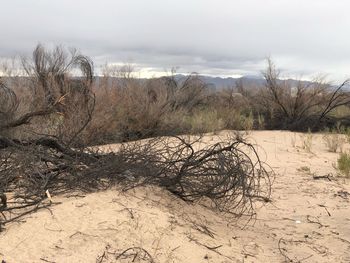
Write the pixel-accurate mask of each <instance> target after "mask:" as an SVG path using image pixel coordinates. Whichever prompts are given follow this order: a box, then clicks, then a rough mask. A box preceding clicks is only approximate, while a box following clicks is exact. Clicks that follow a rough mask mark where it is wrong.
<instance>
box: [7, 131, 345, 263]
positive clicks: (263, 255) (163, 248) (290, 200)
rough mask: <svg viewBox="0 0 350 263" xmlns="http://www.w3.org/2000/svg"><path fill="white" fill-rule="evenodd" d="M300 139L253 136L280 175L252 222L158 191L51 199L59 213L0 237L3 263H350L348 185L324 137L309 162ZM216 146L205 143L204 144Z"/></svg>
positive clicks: (10, 228) (41, 214) (316, 140)
mask: <svg viewBox="0 0 350 263" xmlns="http://www.w3.org/2000/svg"><path fill="white" fill-rule="evenodd" d="M226 134H227V132H222V133H221V134H220V135H221V136H225V135H226ZM303 136H304V135H302V134H295V133H291V132H280V131H261V132H259V131H257V132H252V133H250V134H249V136H248V137H249V140H251V141H252V142H255V143H256V144H257V145H259V153H260V154H261V156H262V158H263V159H265V160H266V162H267V163H268V164H269V165H270V166H271V167H273V169H274V170H275V172H276V177H275V180H274V183H273V192H272V197H271V199H272V202H270V203H264V204H263V203H261V204H258V207H257V218H256V219H255V220H251V221H249V222H248V221H247V219H246V218H241V219H239V220H233V219H232V218H229V217H226V216H225V215H222V214H220V213H218V212H216V211H212V210H209V209H207V208H205V207H203V206H202V205H200V204H189V203H185V202H183V201H182V200H180V199H178V198H176V197H175V196H173V195H172V194H170V193H168V192H167V191H165V190H162V189H160V188H157V187H141V188H137V189H133V190H129V191H128V192H121V191H119V190H118V189H110V190H108V191H103V192H97V193H92V194H88V195H86V196H79V195H78V196H70V197H63V196H54V197H53V200H54V202H59V204H57V205H54V206H52V207H50V209H47V210H41V211H38V212H37V213H34V214H31V215H30V216H28V217H26V218H24V220H23V222H18V223H13V224H11V225H7V226H6V229H5V231H4V232H2V233H0V259H2V260H4V262H151V259H153V260H154V262H290V260H292V262H299V261H300V262H350V227H349V225H350V205H349V204H350V203H349V201H350V180H349V179H344V178H342V177H339V176H336V173H337V172H336V170H335V168H334V167H333V166H334V164H335V163H336V160H337V157H338V153H330V152H328V151H327V148H326V146H325V144H324V142H323V140H322V135H313V138H312V147H311V152H308V151H306V150H305V149H303V147H302V141H303ZM216 138H217V137H216V136H209V135H208V136H207V137H206V140H208V141H215V140H216ZM308 169H310V171H308ZM314 175H317V176H324V175H327V176H328V178H329V179H327V178H324V179H323V178H320V179H314ZM243 226H245V227H244V228H243ZM123 252H124V253H123ZM118 256H119V258H118V259H116V257H118ZM288 260H289V261H288Z"/></svg>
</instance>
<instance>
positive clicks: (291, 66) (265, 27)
mask: <svg viewBox="0 0 350 263" xmlns="http://www.w3.org/2000/svg"><path fill="white" fill-rule="evenodd" d="M349 9H350V2H349V1H347V0H337V1H332V0H309V1H305V0H278V1H277V0H265V1H261V0H215V1H212V0H147V1H144V0H128V1H126V0H114V1H112V0H100V1H97V0H74V1H71V0H61V1H47V0H12V1H4V2H3V3H2V6H1V10H2V14H1V16H0V23H1V25H2V31H1V42H0V56H2V57H9V56H12V55H14V54H18V53H20V54H30V52H31V50H32V49H33V48H34V46H35V45H36V44H37V43H38V42H41V43H43V44H46V45H55V44H63V45H66V46H74V47H77V48H79V49H80V50H81V51H82V52H84V53H85V54H87V55H89V56H91V57H92V58H93V59H94V61H95V62H96V64H97V66H98V65H101V64H103V63H105V62H106V61H108V62H127V61H132V62H134V63H137V64H138V65H140V66H143V67H148V68H152V69H153V70H155V71H163V70H164V69H170V68H171V67H174V66H178V67H180V71H182V72H191V71H197V72H199V73H205V74H212V75H215V74H217V75H232V74H250V73H259V71H260V70H262V69H263V67H264V63H263V61H264V58H266V57H267V56H272V58H273V59H274V60H275V62H276V64H277V65H278V66H280V67H281V68H282V69H283V70H284V71H285V72H286V74H291V75H297V76H302V75H304V76H309V75H312V74H316V73H328V74H329V76H330V78H331V79H336V80H341V79H342V78H345V77H349V76H350V35H349V34H348V29H349V27H350V16H349V15H348V14H347V12H348V10H349Z"/></svg>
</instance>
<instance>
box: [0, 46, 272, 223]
mask: <svg viewBox="0 0 350 263" xmlns="http://www.w3.org/2000/svg"><path fill="white" fill-rule="evenodd" d="M22 65H23V68H24V70H25V73H26V78H24V79H22V85H24V86H20V85H19V87H20V89H19V88H17V86H15V87H13V86H11V83H8V81H6V80H1V90H0V92H1V95H0V99H1V100H2V102H1V103H0V105H1V107H2V108H1V112H0V118H1V124H0V154H1V156H0V192H1V204H2V205H1V207H0V213H1V217H0V226H3V225H5V224H7V223H9V222H11V221H14V220H16V219H18V218H20V217H21V216H23V215H25V214H28V213H30V212H32V211H35V210H37V209H39V208H42V207H46V206H48V205H50V204H51V203H50V202H49V203H47V202H46V203H44V202H43V201H45V200H47V199H49V201H51V200H50V196H51V195H52V194H53V195H58V194H63V193H67V192H76V191H96V190H99V189H106V188H108V187H111V186H113V185H116V184H119V185H123V186H124V187H125V188H126V189H128V188H132V187H135V186H138V185H145V184H147V185H158V186H161V187H163V188H165V189H167V190H169V191H170V192H172V193H173V194H175V195H176V196H178V197H180V198H182V199H183V200H186V201H196V200H200V199H203V198H206V199H207V200H209V201H210V202H211V203H212V204H213V205H215V207H216V208H217V209H219V210H221V211H224V212H227V213H231V214H235V215H238V216H239V215H242V214H248V215H253V214H254V211H253V208H254V207H253V203H254V200H256V199H263V200H268V197H269V194H270V181H269V176H270V173H269V171H267V170H266V168H265V165H264V164H263V163H262V162H261V161H260V159H259V156H258V154H257V153H256V151H255V148H254V146H253V145H251V144H249V143H247V142H245V140H244V139H242V138H241V137H240V136H238V135H237V136H236V137H235V138H231V139H230V140H228V141H220V142H217V143H215V144H213V145H208V146H207V147H204V148H199V149H198V147H197V148H196V144H198V143H199V141H200V137H199V138H197V139H194V140H192V139H186V138H184V137H179V136H175V137H172V138H169V137H156V138H154V139H149V140H147V141H143V142H133V143H132V142H130V143H126V144H122V145H121V146H120V148H119V150H118V151H115V152H112V153H103V152H100V151H99V150H98V149H96V148H94V147H89V146H91V145H94V144H97V143H100V142H101V141H102V140H101V139H105V138H106V136H107V137H108V136H110V139H116V137H114V135H115V134H116V133H118V134H121V135H119V136H121V138H123V140H130V139H133V138H142V137H150V136H156V135H162V134H167V135H172V134H174V133H178V132H183V130H181V127H182V126H181V125H180V124H176V125H178V127H180V130H177V131H175V132H171V131H172V130H173V129H174V128H175V127H176V126H173V125H174V123H173V122H169V123H168V125H167V123H166V122H165V120H169V118H173V120H174V121H175V119H176V118H175V117H174V114H175V116H178V114H180V113H183V114H187V113H193V114H195V111H196V110H197V109H199V108H200V107H202V106H203V105H205V101H206V100H207V99H208V96H207V93H206V92H207V90H206V87H205V85H204V83H202V82H201V81H200V80H199V78H198V77H196V76H189V77H188V78H187V79H185V80H184V81H182V82H181V83H178V82H177V81H175V80H174V79H173V78H163V79H159V80H150V81H149V82H147V83H145V84H143V85H142V86H139V84H137V83H138V82H137V80H135V79H133V78H130V76H129V75H128V74H126V75H124V78H123V79H121V80H120V82H119V81H118V84H117V85H116V86H114V85H113V86H111V87H109V86H108V85H105V86H104V87H99V88H98V89H97V90H94V87H93V66H92V62H91V61H90V60H89V58H87V57H85V56H82V55H80V54H79V53H77V52H76V51H75V50H72V51H70V52H69V53H68V52H66V51H65V50H64V49H62V48H60V47H58V48H56V49H54V50H53V51H46V50H45V49H44V48H43V47H42V46H38V47H37V48H36V49H35V50H34V52H33V59H32V60H31V61H28V60H23V61H22ZM77 70H79V72H80V73H77ZM77 74H79V76H76V75H77ZM95 89H96V87H95ZM94 91H95V92H96V94H97V96H96V97H95V93H94ZM94 110H95V111H94Z"/></svg>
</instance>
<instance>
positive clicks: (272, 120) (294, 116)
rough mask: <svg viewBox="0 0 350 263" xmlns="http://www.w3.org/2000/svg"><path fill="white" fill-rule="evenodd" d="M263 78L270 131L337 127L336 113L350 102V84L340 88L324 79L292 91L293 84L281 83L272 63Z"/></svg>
mask: <svg viewBox="0 0 350 263" xmlns="http://www.w3.org/2000/svg"><path fill="white" fill-rule="evenodd" d="M263 74H264V78H265V80H266V85H265V89H264V90H263V92H262V93H261V98H262V100H261V101H262V108H263V109H264V111H265V119H266V120H268V122H269V124H270V128H279V129H292V130H307V129H308V128H313V129H318V128H320V127H322V125H328V124H329V123H333V124H335V123H336V121H337V120H336V119H334V118H332V116H331V113H332V111H334V110H335V109H337V108H339V107H341V106H343V105H348V104H349V102H350V97H349V95H348V93H347V92H345V91H344V90H343V89H344V87H346V86H347V85H348V84H349V80H346V81H344V82H343V83H342V84H341V85H339V86H338V87H336V88H333V87H332V86H331V85H329V84H327V83H325V82H324V81H323V80H322V79H316V80H315V81H312V82H303V81H298V83H297V84H296V86H294V87H292V84H291V83H290V82H289V81H287V80H286V81H283V80H280V79H279V71H278V70H276V68H275V65H274V64H273V62H272V61H271V60H270V59H269V60H268V67H267V69H266V71H265V72H264V73H263Z"/></svg>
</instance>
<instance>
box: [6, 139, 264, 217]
mask: <svg viewBox="0 0 350 263" xmlns="http://www.w3.org/2000/svg"><path fill="white" fill-rule="evenodd" d="M1 141H2V138H0V142H1ZM198 144H199V141H198V139H196V140H193V141H190V140H187V139H185V138H182V137H166V138H155V139H150V140H147V141H143V142H133V143H126V144H123V145H120V148H119V149H118V150H117V151H115V152H111V153H103V152H101V151H99V150H98V149H91V148H90V149H89V148H84V149H79V150H77V149H71V148H68V147H67V146H65V145H61V144H59V143H58V142H57V141H55V140H53V139H45V140H43V139H40V140H35V141H28V142H23V141H21V142H17V141H14V140H9V141H4V142H2V143H1V145H2V146H1V147H0V148H1V149H0V151H1V154H2V156H5V155H4V153H8V155H7V157H6V158H5V159H3V160H6V161H3V162H2V163H1V166H0V167H1V168H0V169H1V170H0V171H1V172H0V177H1V178H0V182H1V185H0V186H1V188H0V189H2V191H3V192H4V193H6V194H8V195H9V197H10V198H9V200H8V206H2V207H1V208H0V212H1V213H2V215H3V217H4V218H3V219H2V220H1V221H2V224H6V223H8V222H10V221H13V220H14V219H17V218H18V216H16V215H21V213H22V214H23V213H25V214H26V213H28V209H29V210H36V209H38V208H40V207H41V206H42V205H44V204H45V205H47V204H48V202H46V201H45V199H47V196H46V191H47V190H48V191H49V193H51V195H58V194H63V193H68V192H70V191H84V192H89V191H96V190H99V189H106V188H108V187H111V186H113V185H117V184H119V185H123V186H124V189H129V188H133V187H136V186H139V185H157V186H161V187H164V188H165V189H167V190H169V191H170V192H172V193H174V194H175V195H177V196H179V197H180V198H182V199H184V200H186V201H198V200H202V199H207V200H209V201H210V202H211V203H212V204H214V205H215V207H216V208H218V209H219V210H221V211H223V212H229V213H234V214H235V215H243V214H250V215H251V214H252V213H253V211H254V200H256V199H257V198H259V197H262V198H267V197H268V196H269V194H270V181H269V175H270V174H269V172H268V171H267V170H266V169H265V167H264V164H263V163H262V162H261V160H260V159H259V156H258V155H257V153H256V151H255V148H254V147H253V146H252V145H251V144H249V143H247V142H245V141H244V140H243V139H241V138H240V137H236V138H235V139H233V140H232V141H227V142H222V141H221V142H218V143H216V144H214V145H211V146H207V147H204V148H199V149H196V147H197V148H198ZM249 151H250V152H249ZM24 208H25V209H24ZM17 213H19V214H17ZM15 214H16V215H15Z"/></svg>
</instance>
